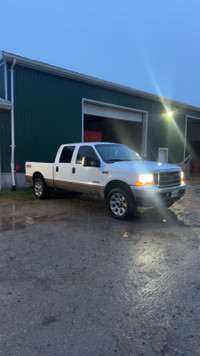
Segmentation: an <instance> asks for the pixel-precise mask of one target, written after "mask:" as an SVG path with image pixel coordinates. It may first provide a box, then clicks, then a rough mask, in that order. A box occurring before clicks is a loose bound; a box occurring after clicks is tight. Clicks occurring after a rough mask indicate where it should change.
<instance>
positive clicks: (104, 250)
mask: <svg viewBox="0 0 200 356" xmlns="http://www.w3.org/2000/svg"><path fill="white" fill-rule="evenodd" d="M199 242H200V179H192V180H190V181H188V184H187V193H186V196H185V197H184V198H183V199H182V200H181V201H180V202H177V203H176V204H175V205H174V206H173V207H172V208H170V209H169V210H168V211H166V210H163V211H158V210H155V209H146V210H145V209H139V211H138V214H137V217H136V219H134V220H133V221H128V222H127V221H118V220H115V219H112V218H111V217H110V216H109V215H108V213H107V210H106V206H105V202H104V201H102V200H95V199H94V198H90V197H87V196H84V195H83V196H80V197H77V196H73V195H66V196H65V198H64V197H61V196H59V197H52V198H50V199H48V200H46V201H39V200H37V201H32V202H25V203H23V202H15V201H6V200H1V201H0V244H1V245H0V246H1V249H0V254H1V256H0V291H1V293H0V315H1V319H0V320H1V323H0V355H2V356H7V355H8V356H10V355H12V356H13V355H23V356H29V355H30V356H36V355H37V356H46V355H47V356H65V355H66V356H82V355H83V356H112V355H120V356H128V355H132V356H142V355H145V356H156V355H162V356H163V355H165V356H167V355H168V356H198V355H200V303H199V301H200V298H199V296H200V276H199V264H200V263H199V262H200V259H199V246H200V244H199Z"/></svg>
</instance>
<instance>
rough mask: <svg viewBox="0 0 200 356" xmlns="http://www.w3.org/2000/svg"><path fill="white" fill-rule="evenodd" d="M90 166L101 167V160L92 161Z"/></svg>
mask: <svg viewBox="0 0 200 356" xmlns="http://www.w3.org/2000/svg"><path fill="white" fill-rule="evenodd" d="M90 165H91V167H100V161H99V159H92V160H91V161H90Z"/></svg>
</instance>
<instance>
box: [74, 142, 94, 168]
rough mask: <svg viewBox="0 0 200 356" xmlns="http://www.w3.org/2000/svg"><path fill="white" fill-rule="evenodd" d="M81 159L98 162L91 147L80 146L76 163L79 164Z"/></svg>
mask: <svg viewBox="0 0 200 356" xmlns="http://www.w3.org/2000/svg"><path fill="white" fill-rule="evenodd" d="M83 158H88V159H90V160H98V157H97V155H96V153H95V151H94V149H93V148H92V147H91V146H81V147H80V148H79V150H78V154H77V157H76V163H78V164H81V163H82V162H83Z"/></svg>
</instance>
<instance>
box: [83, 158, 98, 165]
mask: <svg viewBox="0 0 200 356" xmlns="http://www.w3.org/2000/svg"><path fill="white" fill-rule="evenodd" d="M83 166H84V167H100V161H99V159H91V158H90V157H84V159H83Z"/></svg>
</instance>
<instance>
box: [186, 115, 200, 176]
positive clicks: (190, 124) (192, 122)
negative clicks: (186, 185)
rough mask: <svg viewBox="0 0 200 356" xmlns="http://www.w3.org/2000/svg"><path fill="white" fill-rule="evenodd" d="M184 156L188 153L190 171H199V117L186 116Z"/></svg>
mask: <svg viewBox="0 0 200 356" xmlns="http://www.w3.org/2000/svg"><path fill="white" fill-rule="evenodd" d="M186 138H187V145H186V157H187V156H188V155H189V154H190V155H191V156H192V161H191V170H190V171H191V173H200V118H193V117H188V118H187V137H186Z"/></svg>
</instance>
